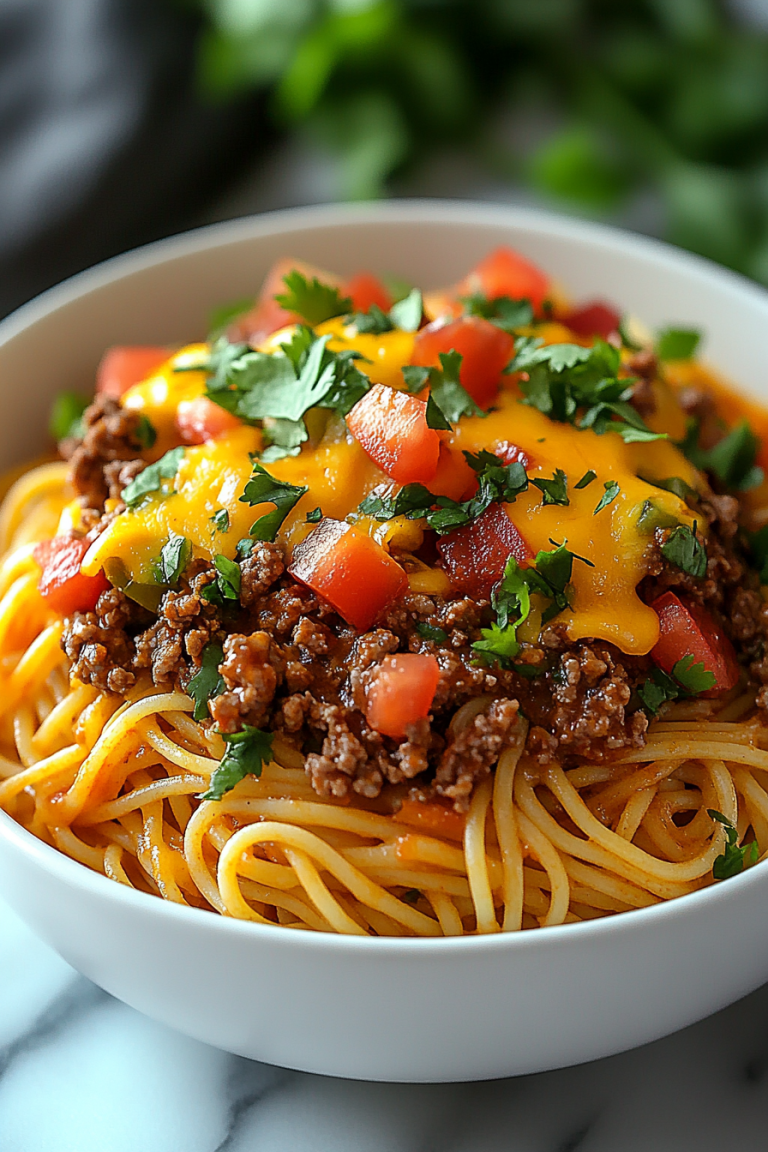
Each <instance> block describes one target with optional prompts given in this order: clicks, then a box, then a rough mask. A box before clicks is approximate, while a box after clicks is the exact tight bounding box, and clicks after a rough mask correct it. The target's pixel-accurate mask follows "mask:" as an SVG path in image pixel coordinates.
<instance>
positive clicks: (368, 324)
mask: <svg viewBox="0 0 768 1152" xmlns="http://www.w3.org/2000/svg"><path fill="white" fill-rule="evenodd" d="M352 323H353V324H354V326H355V328H356V329H357V331H358V332H370V333H371V334H372V335H374V336H378V335H380V334H381V333H382V332H391V331H392V329H393V327H394V325H393V323H392V321H391V320H390V318H389V316H387V314H386V312H383V311H382V310H381V308H379V306H378V304H371V306H370V308H369V309H368V311H367V312H355V314H354V316H353V317H352Z"/></svg>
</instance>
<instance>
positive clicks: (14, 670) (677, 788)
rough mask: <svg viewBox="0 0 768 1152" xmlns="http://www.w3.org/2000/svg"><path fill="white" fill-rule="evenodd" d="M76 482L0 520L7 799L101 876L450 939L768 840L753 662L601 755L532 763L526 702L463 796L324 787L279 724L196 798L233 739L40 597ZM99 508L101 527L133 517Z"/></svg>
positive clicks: (192, 896)
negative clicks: (109, 660)
mask: <svg viewBox="0 0 768 1152" xmlns="http://www.w3.org/2000/svg"><path fill="white" fill-rule="evenodd" d="M582 346H585V347H586V346H587V343H586V342H585V343H584V344H583V345H582ZM433 389H435V384H434V382H433ZM435 390H436V389H435ZM155 415H156V414H155ZM489 419H492V417H491V418H489ZM159 431H160V433H161V436H162V428H160V429H159ZM570 431H571V432H572V434H573V436H574V438H578V437H579V436H584V435H586V432H584V431H575V432H574V431H573V429H571V430H570ZM610 435H613V433H610ZM603 438H604V439H608V436H604V437H603ZM162 446H163V445H162V444H161V447H162ZM605 487H606V491H607V490H608V484H607V483H606V485H605ZM75 495H76V493H75V491H74V490H73V488H72V476H71V472H70V469H68V468H67V466H66V465H64V464H59V463H52V464H51V463H46V464H43V465H40V466H38V467H35V468H32V469H31V470H30V471H28V472H26V473H25V474H23V475H22V476H21V478H20V479H18V480H16V482H15V483H14V484H13V485H12V487H11V488H10V491H9V492H8V494H7V496H6V499H5V502H4V504H3V506H2V512H0V548H2V554H3V559H2V563H1V564H0V677H1V678H2V694H3V695H2V698H3V701H4V707H3V711H2V719H1V720H0V806H2V808H3V809H4V810H5V811H6V812H8V813H9V814H10V815H11V816H12V817H14V818H15V819H16V820H17V821H19V823H21V824H22V825H23V826H24V827H26V828H27V829H29V830H30V831H31V832H32V833H33V834H34V835H36V836H37V837H39V838H40V839H41V840H43V841H44V842H46V843H48V844H50V845H52V846H54V847H55V848H57V849H58V850H60V851H61V852H64V853H65V854H66V855H68V856H70V857H71V858H73V859H75V860H77V861H79V862H80V863H82V864H84V865H85V866H86V867H89V868H91V869H93V870H95V871H97V872H101V873H103V874H104V875H105V876H107V877H109V878H110V879H111V880H113V881H115V882H117V883H120V884H123V885H126V886H129V887H133V888H135V889H138V890H140V891H143V892H147V893H153V894H155V895H158V896H160V897H162V898H163V899H166V900H170V901H173V902H176V903H180V904H187V905H190V906H192V907H196V908H202V909H209V910H212V911H214V912H217V913H220V914H222V915H226V916H234V917H238V918H241V919H245V920H251V921H254V922H256V923H260V924H269V925H281V926H284V927H291V928H303V929H308V930H312V931H321V932H340V933H348V934H352V935H391V936H430V937H436V936H441V935H442V936H459V935H463V934H467V933H493V932H499V931H505V932H509V931H518V930H521V929H530V928H535V927H538V926H551V925H557V924H570V923H577V922H580V921H583V920H589V919H592V918H595V917H600V916H605V915H613V914H616V913H618V912H626V911H631V910H632V909H635V908H643V907H648V906H650V905H652V904H655V903H657V902H659V901H662V900H668V899H673V898H676V897H679V896H683V895H686V894H687V893H690V892H693V891H696V890H697V889H699V888H701V887H703V886H706V885H707V884H709V883H711V882H712V881H713V867H715V868H716V862H717V861H718V859H725V858H726V857H727V852H728V848H729V845H730V847H731V848H733V847H734V846H736V858H737V859H739V860H740V861H741V863H742V864H744V863H749V855H747V856H746V859H745V849H744V846H746V845H748V844H751V843H752V842H753V841H755V842H756V843H757V845H759V851H760V852H761V853H764V852H765V851H766V850H767V849H768V729H767V728H766V727H764V725H763V723H762V721H761V718H760V710H759V708H758V707H757V706H756V694H757V691H758V687H759V685H756V684H755V683H754V681H752V680H750V679H749V678H747V677H745V676H744V675H742V676H741V677H740V679H739V680H738V683H735V684H733V686H732V687H730V688H727V689H726V690H725V691H722V692H719V693H717V694H715V695H712V694H710V695H709V696H706V697H701V696H699V698H693V697H694V695H695V694H694V693H689V694H686V693H684V692H682V691H679V692H677V693H675V692H673V693H671V696H670V698H669V699H668V700H667V701H666V702H664V703H663V704H662V705H660V706H659V707H658V708H657V712H658V716H657V717H656V718H655V719H651V723H650V726H649V727H648V729H647V732H645V733H644V735H643V742H642V745H641V746H637V744H638V742H637V741H635V742H634V743H633V742H632V741H630V740H627V741H625V744H624V746H623V747H618V748H617V749H616V750H615V751H614V752H613V753H612V754H611V755H610V756H609V757H606V756H598V755H589V754H576V755H573V754H571V753H570V752H569V751H568V749H567V748H565V747H564V746H563V745H561V749H560V752H559V753H558V754H554V755H549V756H542V755H540V754H539V753H540V746H538V747H537V745H536V743H535V742H532V740H531V738H530V737H531V725H532V722H530V723H529V720H528V719H524V718H523V716H522V712H521V713H520V714H518V716H517V718H516V720H515V722H514V723H513V724H511V725H510V726H509V727H508V728H507V730H505V732H504V737H503V739H502V740H501V741H500V747H499V750H498V752H497V753H496V754H495V756H494V760H493V763H492V764H491V765H490V768H491V771H484V772H480V773H478V775H477V778H476V779H475V780H473V782H472V785H473V786H472V788H471V790H470V791H469V793H468V794H466V800H465V802H460V801H461V800H462V795H461V792H460V790H457V786H456V785H455V780H454V783H453V784H451V787H453V788H454V792H453V794H451V792H450V791H449V790H448V789H446V790H444V791H443V792H442V794H441V793H440V792H439V790H438V791H437V792H432V793H431V792H430V791H429V786H428V785H425V783H424V782H423V781H417V784H418V788H417V793H418V795H417V798H416V799H415V800H409V788H410V783H409V781H408V780H407V779H401V780H400V782H399V783H398V782H395V783H394V784H391V785H390V786H389V787H387V786H384V787H382V788H379V790H378V792H376V790H375V789H370V794H367V793H366V790H365V788H363V787H360V788H358V789H357V790H356V791H355V792H354V793H352V794H351V795H349V794H348V795H346V796H343V797H342V798H341V800H340V797H339V795H338V793H337V792H334V790H333V789H332V788H326V789H325V790H323V789H318V788H317V786H316V780H313V778H312V775H311V773H309V774H308V772H307V770H306V768H307V758H308V757H307V753H306V751H305V750H303V749H302V748H301V747H299V746H297V741H296V740H295V739H291V737H290V733H288V732H287V731H286V729H285V728H283V729H279V728H277V729H275V730H274V731H273V733H272V735H271V743H270V754H269V756H265V757H264V758H263V764H262V765H261V773H260V775H256V774H254V773H253V772H250V771H245V772H243V773H242V774H241V778H240V779H239V780H238V781H236V783H235V784H234V786H233V787H230V788H228V789H227V790H226V791H225V792H224V793H223V794H222V795H221V797H220V798H217V799H206V798H204V797H205V796H206V794H208V795H211V784H212V781H213V780H214V778H215V777H216V773H217V771H219V769H220V767H221V764H222V761H223V760H225V758H226V756H227V754H228V748H229V749H231V748H232V746H233V745H232V742H231V734H229V733H228V732H227V731H226V729H224V730H217V726H216V725H214V724H212V722H211V718H210V716H209V715H208V714H207V713H205V714H204V715H203V716H202V717H200V710H199V700H198V699H197V698H193V695H191V694H190V692H189V690H187V691H185V690H183V689H182V688H181V687H179V686H178V685H171V686H169V687H168V689H167V690H165V689H159V688H158V686H157V683H156V682H154V681H153V670H152V669H151V668H146V667H145V668H143V669H139V670H138V671H136V674H135V675H133V676H132V682H131V683H130V684H129V685H128V686H126V687H125V688H124V689H123V690H122V691H119V692H118V691H114V690H111V689H110V688H109V687H105V686H104V685H103V684H99V683H96V682H90V683H88V682H85V681H84V680H80V679H78V677H77V674H76V667H75V662H74V661H73V660H72V659H71V658H70V657H68V656H67V655H66V654H65V651H64V650H63V648H62V637H63V636H64V635H65V632H66V630H67V629H68V628H69V627H70V618H71V615H72V613H71V611H62V610H60V609H55V608H53V607H52V606H51V602H50V600H49V599H47V598H46V595H45V587H44V578H43V582H42V584H41V567H40V560H39V557H40V553H39V552H37V554H36V552H35V548H36V545H38V544H39V543H40V542H41V541H46V540H49V539H52V538H57V534H58V535H59V536H60V535H61V534H62V532H66V531H71V530H72V529H73V526H74V530H75V531H76V530H77V525H76V523H75V522H74V521H73V511H72V509H73V500H74V497H75ZM755 507H756V508H757V507H758V503H757V501H756V502H755ZM115 508H116V509H117V511H118V513H119V515H118V516H117V518H116V519H115V517H114V511H115ZM111 510H112V513H113V515H112V518H111V523H113V524H114V523H117V521H119V519H120V516H121V515H122V516H126V515H130V512H121V511H120V506H119V505H117V506H116V505H115V504H114V503H113V505H112V509H111ZM107 511H108V512H109V511H110V509H109V506H107ZM324 511H325V509H324ZM230 515H231V514H230ZM108 519H109V518H108ZM758 519H759V517H758ZM413 523H414V521H411V522H408V521H406V520H403V521H402V523H401V525H400V526H399V529H398V530H399V531H400V533H401V537H402V535H403V534H407V533H408V532H409V531H412V527H411V526H410V525H412V524H413ZM683 523H685V521H683ZM86 527H87V524H86V525H83V528H86ZM662 528H663V529H664V530H667V529H668V525H662ZM376 530H378V529H376V526H375V525H374V526H373V527H372V528H371V531H372V532H374V531H376ZM693 532H694V534H695V532H696V528H695V526H694V529H693ZM193 535H194V533H192V532H190V536H191V537H193ZM371 538H372V537H371ZM102 539H103V532H102V533H101V534H96V535H95V536H94V537H93V539H92V540H89V542H88V543H89V545H90V546H91V548H92V549H93V548H98V547H99V542H100V541H101V540H102ZM94 540H95V543H94V542H93V541H94ZM193 543H194V540H193ZM298 543H300V540H297V538H295V539H294V541H293V546H294V548H296V547H297V544H298ZM416 551H417V550H416V549H414V560H413V563H412V565H411V567H410V569H409V568H407V567H406V571H409V573H410V575H412V576H414V577H415V579H414V580H413V581H412V590H413V585H414V584H415V586H416V590H417V592H419V581H421V582H422V583H421V587H422V588H423V587H424V586H426V584H428V582H429V581H430V580H432V581H433V583H434V584H437V585H439V584H440V581H441V580H442V581H444V580H445V572H446V570H449V567H450V566H449V565H444V566H443V567H442V568H441V567H440V566H436V565H435V564H434V561H432V562H431V563H428V562H426V561H424V560H421V561H419V560H418V558H416V557H415V552H416ZM395 554H397V553H395ZM127 559H128V556H127V554H124V555H123V560H124V561H127ZM82 567H83V570H85V568H86V567H87V558H86V560H85V561H83V565H82ZM507 571H508V569H507ZM86 575H87V573H86ZM137 575H139V573H138V571H137V570H136V569H135V568H134V571H133V572H132V573H131V574H130V576H131V579H133V580H134V581H135V582H136V583H144V582H143V581H142V580H137V579H136V577H137ZM129 591H130V589H129ZM622 594H623V593H622ZM432 595H438V593H435V592H434V591H432ZM498 599H499V594H498V592H497V593H496V600H495V601H494V602H495V603H498ZM587 599H588V597H587ZM585 611H586V613H587V615H588V614H589V604H587V608H586V609H585ZM540 619H541V611H540V610H539V621H540ZM538 626H539V627H541V624H540V623H539V625H538ZM358 631H359V629H358ZM478 634H479V633H478ZM615 638H616V633H615V634H614V640H615ZM646 650H647V649H646ZM689 663H690V661H689ZM198 664H199V661H198ZM678 687H679V686H678ZM710 687H711V685H710ZM675 695H677V697H678V698H677V699H674V696H675ZM429 707H431V698H430V703H429V704H428V706H427V710H428V709H429ZM488 709H489V698H488V697H487V696H482V695H475V696H474V697H473V698H471V699H469V700H467V701H465V702H464V703H463V704H460V705H459V706H458V707H457V708H456V709H455V710H454V711H453V713H452V715H451V718H450V730H449V731H448V732H447V733H446V735H445V736H444V737H443V738H442V739H443V741H448V740H452V741H453V742H454V744H455V743H456V741H458V740H460V739H461V738H462V736H466V735H467V734H468V733H470V732H471V731H474V728H473V725H476V723H477V718H478V716H480V717H481V718H482V717H483V716H486V715H487V714H488ZM523 711H526V712H527V711H528V709H525V708H524V709H523ZM627 711H628V714H629V712H630V711H631V709H630V708H628V709H627ZM195 715H197V716H198V719H195V718H194V716H195ZM245 730H247V729H245ZM415 740H416V737H415V736H414V737H413V739H412V740H411V743H414V742H415ZM467 747H469V748H470V753H472V747H473V746H472V745H467ZM438 774H439V773H438ZM451 795H452V796H453V798H454V799H456V801H457V802H456V805H455V809H454V808H452V807H451V806H450V805H449V804H448V803H447V799H448V798H449V797H451ZM201 797H203V798H201ZM713 813H715V814H716V817H717V818H716V819H713V816H712V814H713ZM739 845H741V846H742V847H741V848H738V846H739ZM739 852H741V856H739V855H738V853H739Z"/></svg>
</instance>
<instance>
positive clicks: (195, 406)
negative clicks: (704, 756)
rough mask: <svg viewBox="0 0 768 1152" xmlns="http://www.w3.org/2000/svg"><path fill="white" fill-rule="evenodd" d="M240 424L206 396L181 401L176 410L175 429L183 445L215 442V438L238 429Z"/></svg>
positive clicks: (229, 413) (235, 417) (234, 417)
mask: <svg viewBox="0 0 768 1152" xmlns="http://www.w3.org/2000/svg"><path fill="white" fill-rule="evenodd" d="M240 424H241V421H240V420H238V418H237V416H233V415H232V413H231V412H227V410H226V408H222V407H221V406H220V405H219V404H215V403H214V402H213V400H209V399H208V397H207V396H196V397H195V399H194V400H182V401H180V403H179V406H178V408H177V410H176V427H177V428H178V431H179V436H180V437H181V439H182V440H183V442H184V443H185V444H204V443H205V441H206V440H215V439H216V437H217V436H222V435H223V434H224V433H225V432H231V431H232V429H233V428H239V427H240Z"/></svg>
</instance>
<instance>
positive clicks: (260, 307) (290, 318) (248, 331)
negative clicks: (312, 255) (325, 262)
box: [227, 257, 342, 347]
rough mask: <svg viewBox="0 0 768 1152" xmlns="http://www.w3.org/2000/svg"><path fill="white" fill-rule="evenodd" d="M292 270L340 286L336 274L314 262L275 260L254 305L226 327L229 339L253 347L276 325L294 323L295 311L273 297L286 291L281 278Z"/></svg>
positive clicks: (283, 325) (264, 338) (282, 325)
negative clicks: (317, 265) (290, 310)
mask: <svg viewBox="0 0 768 1152" xmlns="http://www.w3.org/2000/svg"><path fill="white" fill-rule="evenodd" d="M294 270H295V271H296V272H301V274H302V275H303V276H305V277H306V278H307V279H308V280H311V279H312V277H313V276H316V277H317V279H318V280H320V281H322V283H323V284H331V285H333V286H334V287H335V288H341V287H342V282H341V280H340V279H339V277H338V276H334V274H333V273H332V272H326V271H324V269H322V268H316V267H315V266H314V264H305V263H304V261H303V260H293V259H291V258H290V257H287V258H285V259H282V260H277V261H276V262H275V263H274V264H273V265H272V267H271V268H270V270H269V272H267V275H266V278H265V280H264V283H263V284H262V286H261V292H260V293H259V298H258V300H257V301H256V303H255V305H254V306H253V308H251V310H250V311H249V312H246V313H244V315H242V316H238V318H237V319H236V320H235V321H233V323H232V324H231V325H230V326H229V328H228V330H227V336H228V338H229V339H230V340H232V341H234V342H237V341H240V340H244V341H246V342H247V343H248V344H252V345H253V346H254V347H256V345H257V344H261V342H262V340H266V338H267V336H271V334H272V333H273V332H277V330H278V328H285V327H286V325H288V324H297V323H298V322H299V321H300V320H301V319H302V317H301V316H298V315H297V314H296V313H295V312H288V311H287V309H285V308H283V307H282V305H280V304H278V302H277V300H275V296H282V295H283V293H284V292H286V291H287V289H286V286H285V282H284V280H283V277H284V276H287V275H288V273H289V272H293V271H294Z"/></svg>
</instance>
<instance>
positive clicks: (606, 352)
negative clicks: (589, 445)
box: [507, 336, 667, 444]
mask: <svg viewBox="0 0 768 1152" xmlns="http://www.w3.org/2000/svg"><path fill="white" fill-rule="evenodd" d="M620 367H621V357H620V354H619V351H618V349H616V348H614V347H613V346H612V345H611V344H608V343H606V341H605V340H596V341H595V343H594V344H593V345H592V347H590V348H583V347H582V346H581V345H580V344H546V345H545V344H543V343H542V341H541V340H540V339H539V338H534V337H531V336H522V337H520V338H518V340H516V342H515V356H514V359H513V360H512V362H511V363H510V365H509V366H508V369H507V371H510V372H512V371H514V372H525V373H526V374H527V376H528V379H527V380H521V381H520V389H521V391H522V392H523V399H522V401H521V403H523V404H529V405H531V407H533V408H537V409H538V410H539V411H540V412H543V413H544V415H545V416H549V418H550V419H551V420H557V421H559V422H560V423H566V424H573V425H574V427H576V428H581V429H584V428H591V429H592V430H593V431H594V432H596V433H597V434H598V435H603V433H605V432H617V433H618V434H619V435H620V436H621V437H622V438H623V439H624V440H625V441H626V442H627V443H628V444H631V443H636V442H640V441H647V440H664V439H667V434H666V433H660V432H652V431H651V430H650V428H648V426H647V425H646V424H645V422H644V421H643V419H642V418H641V416H640V415H639V414H638V412H637V411H636V410H635V409H634V408H633V407H632V405H631V404H630V403H628V401H629V398H630V396H631V394H632V384H633V381H632V380H631V379H619V376H618V372H619V369H620Z"/></svg>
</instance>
